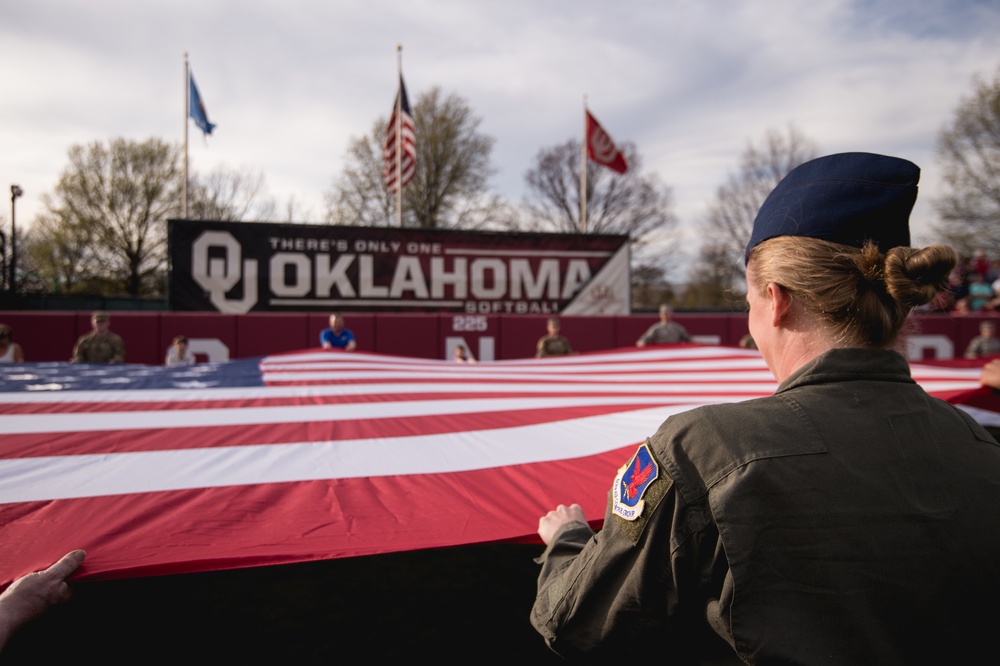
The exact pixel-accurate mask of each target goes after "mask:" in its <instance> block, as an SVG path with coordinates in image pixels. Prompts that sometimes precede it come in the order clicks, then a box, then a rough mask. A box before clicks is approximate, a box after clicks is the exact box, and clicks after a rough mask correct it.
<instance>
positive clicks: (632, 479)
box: [611, 444, 660, 520]
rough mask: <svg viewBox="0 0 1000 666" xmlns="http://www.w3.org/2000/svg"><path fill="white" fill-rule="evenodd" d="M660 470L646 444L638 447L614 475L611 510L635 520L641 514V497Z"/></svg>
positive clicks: (643, 503)
mask: <svg viewBox="0 0 1000 666" xmlns="http://www.w3.org/2000/svg"><path fill="white" fill-rule="evenodd" d="M659 474H660V470H659V468H658V467H657V464H656V460H654V459H653V455H652V454H651V453H650V452H649V448H648V446H647V445H646V444H643V445H642V446H640V447H639V450H638V451H636V452H635V455H634V456H632V459H631V460H629V461H628V462H627V463H626V464H625V465H624V466H623V467H622V468H621V469H619V470H618V476H616V477H615V487H614V490H613V491H612V504H611V510H612V511H613V512H614V513H615V514H616V515H618V516H621V517H622V518H624V519H625V520H635V519H636V518H638V517H639V516H641V515H642V509H643V506H644V505H645V501H644V500H643V499H642V496H643V494H644V493H645V492H646V489H647V488H649V484H651V483H652V482H653V481H655V480H656V477H657V476H659Z"/></svg>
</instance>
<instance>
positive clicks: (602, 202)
mask: <svg viewBox="0 0 1000 666" xmlns="http://www.w3.org/2000/svg"><path fill="white" fill-rule="evenodd" d="M620 147H621V150H622V152H623V153H624V154H625V158H626V160H627V161H628V164H629V169H628V171H626V172H625V173H624V174H617V173H615V172H612V171H610V170H609V169H606V168H604V167H602V166H599V165H596V164H591V165H590V166H589V168H588V169H587V225H586V232H587V233H594V234H627V235H628V236H630V237H631V238H632V241H633V242H634V243H636V244H641V243H642V242H643V241H645V240H646V238H647V236H648V234H650V233H651V232H653V231H657V230H659V231H669V230H670V229H673V228H674V227H675V226H676V224H677V219H676V217H675V216H674V214H673V212H672V210H671V208H672V206H673V195H672V193H671V190H670V188H669V187H667V186H666V185H663V184H662V183H660V182H659V180H658V179H657V177H656V176H655V175H652V174H648V175H642V174H641V173H640V170H641V167H642V159H641V157H640V156H639V153H638V151H637V150H636V148H635V145H634V144H632V143H624V144H622V145H621V146H620ZM525 182H526V183H527V185H528V190H529V192H530V198H529V199H528V200H527V201H526V206H527V209H528V211H529V213H528V220H527V221H526V224H527V225H528V226H529V227H531V228H534V229H536V230H540V231H555V232H563V233H579V232H580V231H581V224H580V212H581V211H580V194H581V192H580V142H579V141H578V140H575V139H573V140H570V141H567V142H566V143H563V144H560V145H558V146H553V147H550V148H543V149H542V150H541V151H539V152H538V155H537V156H536V157H535V166H534V167H532V168H531V169H530V170H529V171H528V172H527V174H525Z"/></svg>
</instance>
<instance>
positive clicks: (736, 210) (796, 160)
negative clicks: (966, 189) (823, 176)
mask: <svg viewBox="0 0 1000 666" xmlns="http://www.w3.org/2000/svg"><path fill="white" fill-rule="evenodd" d="M818 151H819V149H818V147H817V146H816V144H815V143H814V142H813V141H812V140H810V139H808V138H806V137H805V136H804V135H803V134H801V133H800V132H799V131H798V130H797V129H796V128H795V126H794V125H791V124H789V126H788V129H787V130H786V131H785V132H781V131H779V130H775V129H769V130H767V132H766V133H765V134H764V138H763V141H761V142H760V144H759V145H758V144H754V142H753V141H748V142H747V148H746V150H745V151H744V153H743V156H742V157H741V159H740V168H739V171H737V172H736V173H734V174H730V175H729V178H728V180H727V181H726V183H725V184H724V185H721V186H720V187H719V189H718V190H717V191H716V195H715V202H714V203H713V204H712V205H711V206H710V207H709V210H708V214H707V217H706V218H705V220H704V224H703V228H704V232H705V239H706V240H705V241H704V243H703V246H704V247H703V250H702V251H701V253H700V257H699V262H704V261H705V260H706V259H707V258H711V259H712V262H713V263H719V264H721V265H729V266H732V267H734V268H735V270H733V271H731V272H728V277H727V276H726V274H725V273H726V272H723V274H720V275H719V277H720V278H724V279H726V280H727V281H731V280H733V279H735V280H736V281H737V282H739V281H740V280H741V279H742V278H743V276H744V269H743V261H742V259H743V252H744V250H745V248H746V244H747V241H748V240H749V239H750V232H751V230H752V229H753V221H754V218H755V217H756V216H757V211H758V210H759V209H760V206H761V204H762V203H764V199H766V198H767V195H768V194H770V193H771V190H773V189H774V188H775V186H776V185H777V184H778V182H779V181H781V179H782V178H784V177H785V176H786V175H787V174H788V172H789V171H791V170H792V169H794V168H795V167H797V166H798V165H800V164H802V163H803V162H807V161H809V160H811V159H813V158H815V157H816V156H817V154H818ZM695 268H696V270H701V271H702V273H701V275H702V277H705V276H706V275H711V274H713V273H715V272H717V271H716V268H715V267H714V266H701V267H698V266H696V267H695ZM733 286H734V285H733V284H723V285H719V288H720V289H719V290H716V291H718V293H722V291H724V290H725V289H729V288H732V287H733Z"/></svg>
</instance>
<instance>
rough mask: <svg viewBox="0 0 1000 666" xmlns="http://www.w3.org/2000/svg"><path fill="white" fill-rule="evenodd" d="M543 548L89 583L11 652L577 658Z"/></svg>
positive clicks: (127, 659)
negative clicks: (549, 602) (558, 617)
mask: <svg viewBox="0 0 1000 666" xmlns="http://www.w3.org/2000/svg"><path fill="white" fill-rule="evenodd" d="M541 550H542V546H540V545H524V544H489V545H476V546H463V547H459V548H448V549H437V550H427V551H416V552H411V553H395V554H389V555H378V556H370V557H361V558H352V559H342V560H333V561H328V562H312V563H306V564H295V565H285V566H276V567H263V568H257V569H244V570H236V571H223V572H214V573H204V574H190V575H183V576H163V577H158V578H142V579H134V580H121V581H102V582H90V583H76V584H75V585H74V595H73V599H72V600H71V601H70V602H69V603H68V604H65V605H63V606H58V607H56V608H53V609H51V610H50V612H49V613H47V614H46V615H45V616H44V617H42V618H40V619H39V620H36V621H35V622H34V623H33V624H31V625H29V626H28V627H26V628H25V629H24V630H23V631H22V632H21V633H20V634H18V635H17V636H15V637H14V639H13V640H12V641H11V642H10V643H9V644H8V646H7V648H6V649H5V650H4V652H3V655H2V659H0V661H2V662H3V663H4V664H39V663H56V660H59V659H67V660H68V659H73V660H89V659H91V658H96V659H99V660H101V662H103V663H130V664H132V663H148V662H150V661H161V660H162V661H164V662H169V661H173V660H177V661H178V662H179V663H202V662H207V661H209V660H212V661H218V662H219V663H238V662H242V663H244V664H252V663H292V664H313V663H323V664H329V663H337V661H338V660H339V659H342V658H345V657H346V658H350V659H352V660H356V659H361V660H362V661H364V662H370V661H374V662H376V663H385V662H388V661H390V660H395V659H406V660H408V661H410V660H413V659H414V658H415V657H420V656H424V655H426V656H429V657H432V658H435V659H436V660H437V661H438V663H441V662H442V661H443V662H444V663H451V662H454V663H461V662H465V661H469V662H472V663H503V662H506V661H508V660H511V659H515V658H516V659H521V660H525V663H531V664H536V663H538V664H545V663H563V662H562V660H561V659H560V658H558V657H556V656H555V655H554V654H552V653H551V652H549V650H548V648H546V647H545V643H544V642H543V641H542V639H541V637H540V636H539V635H538V634H537V633H536V632H535V631H534V629H533V628H532V627H531V625H530V624H529V622H528V613H529V611H530V609H531V604H532V601H533V600H534V590H535V577H536V575H537V573H538V565H536V564H535V563H534V562H533V561H532V558H533V557H535V556H537V555H539V554H540V553H541Z"/></svg>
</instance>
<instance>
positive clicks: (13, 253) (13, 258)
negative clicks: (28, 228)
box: [10, 185, 24, 294]
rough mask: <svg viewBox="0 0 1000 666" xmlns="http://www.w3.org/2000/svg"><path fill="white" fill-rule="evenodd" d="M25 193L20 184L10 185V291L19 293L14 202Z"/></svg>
mask: <svg viewBox="0 0 1000 666" xmlns="http://www.w3.org/2000/svg"><path fill="white" fill-rule="evenodd" d="M22 194H24V190H22V189H21V186H20V185H11V186H10V293H12V294H16V293H17V224H16V223H15V222H14V202H15V201H17V198H18V197H19V196H21V195H22Z"/></svg>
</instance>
